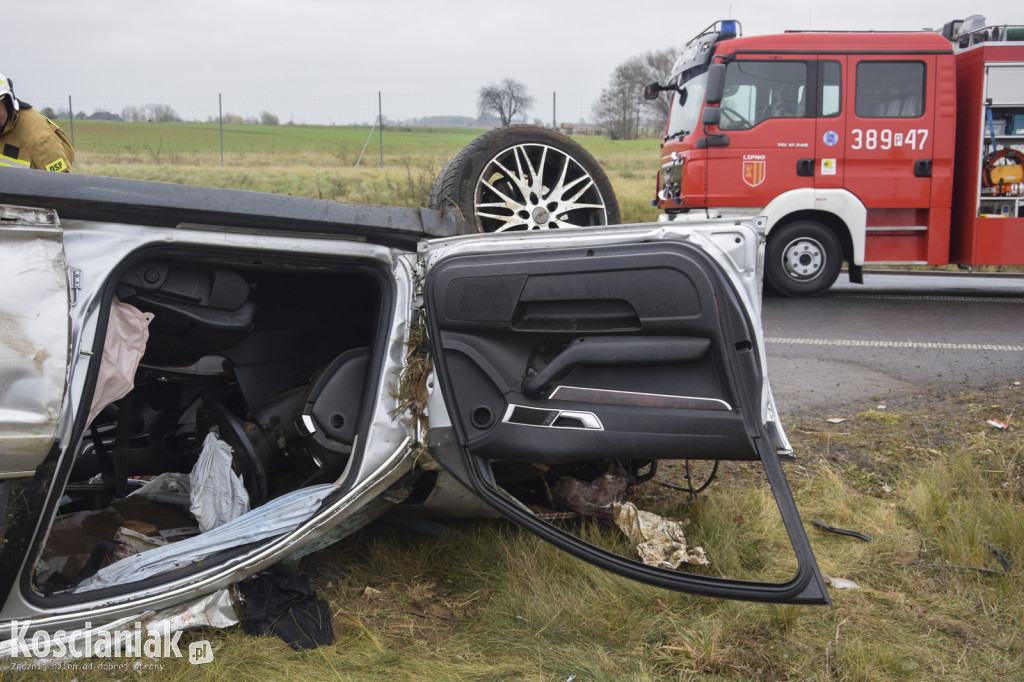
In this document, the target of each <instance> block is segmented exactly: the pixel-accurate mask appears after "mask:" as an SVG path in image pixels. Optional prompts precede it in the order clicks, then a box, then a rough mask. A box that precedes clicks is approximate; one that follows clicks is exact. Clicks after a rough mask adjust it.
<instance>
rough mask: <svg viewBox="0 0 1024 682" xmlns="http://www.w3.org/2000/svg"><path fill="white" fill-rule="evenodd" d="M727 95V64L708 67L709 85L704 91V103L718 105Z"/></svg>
mask: <svg viewBox="0 0 1024 682" xmlns="http://www.w3.org/2000/svg"><path fill="white" fill-rule="evenodd" d="M724 95H725V64H712V65H711V66H710V67H708V84H707V88H706V89H705V91H704V101H705V102H707V103H708V104H718V103H720V102H721V101H722V97H723V96H724Z"/></svg>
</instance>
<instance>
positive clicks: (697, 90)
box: [665, 71, 708, 139]
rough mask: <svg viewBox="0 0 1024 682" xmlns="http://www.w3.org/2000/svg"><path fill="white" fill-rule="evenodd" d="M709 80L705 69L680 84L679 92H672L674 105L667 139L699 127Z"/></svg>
mask: <svg viewBox="0 0 1024 682" xmlns="http://www.w3.org/2000/svg"><path fill="white" fill-rule="evenodd" d="M707 82H708V74H707V71H705V72H704V73H702V74H699V75H697V76H694V77H693V78H691V79H690V80H688V81H686V82H684V83H683V84H682V85H681V86H680V88H679V92H675V93H673V94H672V106H671V108H670V110H669V114H668V132H667V134H666V136H665V139H672V138H675V137H683V136H684V135H689V134H690V133H692V132H693V131H694V130H695V129H696V128H697V122H698V121H699V120H700V108H701V105H702V104H703V103H704V89H705V87H706V86H707ZM683 92H685V93H686V96H685V97H683V95H682V93H683ZM680 102H682V104H680Z"/></svg>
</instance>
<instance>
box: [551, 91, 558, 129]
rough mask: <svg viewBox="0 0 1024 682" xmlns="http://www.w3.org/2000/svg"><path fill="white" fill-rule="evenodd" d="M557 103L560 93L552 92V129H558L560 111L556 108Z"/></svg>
mask: <svg viewBox="0 0 1024 682" xmlns="http://www.w3.org/2000/svg"><path fill="white" fill-rule="evenodd" d="M557 101H558V93H557V92H552V93H551V127H552V128H557V127H558V113H557V111H558V110H557V109H556V108H555V102H557Z"/></svg>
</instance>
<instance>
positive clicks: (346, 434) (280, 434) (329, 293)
mask: <svg viewBox="0 0 1024 682" xmlns="http://www.w3.org/2000/svg"><path fill="white" fill-rule="evenodd" d="M384 296H385V293H384V292H383V291H382V287H381V284H380V279H379V278H378V277H377V276H375V273H374V272H372V271H370V270H369V269H367V268H361V267H358V266H353V267H351V268H349V269H346V270H336V269H335V270H324V269H316V270H312V269H305V270H304V269H301V268H297V267H295V266H294V265H289V266H283V265H274V266H270V265H267V264H264V265H260V266H256V265H252V264H245V263H229V262H224V261H222V260H221V261H214V260H212V259H209V260H205V259H201V258H198V257H197V258H194V259H189V260H185V259H171V260H167V259H150V260H145V261H142V262H138V263H136V264H135V265H133V266H132V267H130V268H129V269H128V270H127V271H126V272H125V273H124V274H123V275H122V276H121V277H120V279H119V281H118V283H117V286H116V299H115V304H114V306H113V307H112V318H114V317H115V316H116V312H117V310H118V308H119V304H118V302H120V308H121V309H122V310H124V309H127V310H129V311H135V312H134V313H131V315H134V316H135V318H136V319H140V320H145V319H147V318H150V317H151V322H149V326H148V340H147V341H146V343H145V353H144V354H143V355H142V357H141V360H139V361H138V367H137V369H136V370H135V372H134V376H133V377H129V382H130V383H134V389H133V390H130V391H127V388H122V390H118V389H117V388H116V386H115V388H113V389H111V390H110V391H108V393H109V394H108V395H107V396H106V397H105V398H97V401H96V402H95V404H94V412H95V413H96V414H95V416H94V418H92V419H91V421H90V423H89V426H88V428H87V430H86V432H85V434H84V436H83V438H82V439H81V445H80V447H79V449H78V451H77V453H76V455H75V458H74V461H73V464H72V466H71V471H70V475H69V478H68V484H67V485H66V487H65V489H64V491H63V496H62V498H61V500H60V503H59V506H58V509H57V514H56V517H55V519H54V522H53V524H52V526H51V528H50V532H49V534H48V536H47V539H46V542H45V544H44V546H43V548H42V551H41V553H40V555H39V557H38V560H37V562H36V564H35V572H34V579H35V584H36V587H37V588H38V589H39V590H41V591H42V592H43V593H44V594H54V593H58V592H66V591H68V590H71V591H80V590H89V589H95V588H98V587H105V586H110V585H115V584H123V583H125V582H134V581H138V580H142V579H144V578H146V577H151V576H152V575H154V574H160V573H162V572H165V571H168V570H172V569H174V568H180V567H181V566H183V565H188V564H190V563H194V562H196V561H199V559H201V558H203V557H204V556H208V555H209V554H212V553H214V552H217V551H221V550H224V549H230V548H232V547H239V546H241V545H242V544H248V543H252V542H260V541H263V540H266V539H268V538H270V537H274V536H277V535H280V534H282V533H285V532H288V531H289V530H291V529H293V528H294V527H297V526H298V525H299V524H300V523H302V522H303V521H304V520H305V519H307V518H309V516H310V515H312V514H313V513H315V511H316V509H317V508H318V506H319V504H320V502H321V501H322V500H323V499H324V498H325V497H327V496H328V495H329V494H330V493H331V492H333V491H334V490H336V489H337V487H338V483H339V482H340V480H341V479H342V477H343V475H344V473H345V471H346V467H347V466H348V464H349V462H350V459H351V458H352V457H353V456H354V455H356V454H357V453H354V449H355V448H356V443H357V435H358V432H359V427H360V424H361V423H363V422H364V421H365V419H364V418H363V416H362V415H361V412H362V411H363V406H364V404H365V403H366V401H365V399H364V398H365V395H364V394H365V392H366V390H367V388H368V380H370V379H371V378H372V377H371V376H370V367H371V362H370V358H371V356H372V354H373V349H374V347H375V343H376V341H377V340H378V338H379V336H380V334H379V332H378V327H379V324H380V320H381V314H382V312H381V311H382V308H383V302H384ZM142 327H143V328H144V322H142ZM110 329H111V330H113V329H114V325H113V324H111V326H110ZM126 343H129V344H130V341H125V339H124V338H120V337H118V338H116V339H115V338H114V335H113V334H110V335H108V337H107V340H106V345H105V351H104V355H108V354H109V353H111V352H112V348H111V347H112V346H117V345H119V344H126ZM115 373H116V372H115ZM100 383H101V384H102V383H103V382H102V380H101V382H100ZM130 383H129V385H130ZM115 384H116V382H115ZM101 391H102V386H101V388H100V389H99V390H98V391H97V392H98V393H99V392H101ZM124 392H126V393H127V394H126V395H124V396H123V397H119V396H120V395H121V394H122V393H124ZM108 402H109V404H105V403H108ZM182 543H184V544H182ZM161 553H162V554H164V555H166V556H165V557H163V558H161ZM147 555H148V556H147ZM115 568H116V569H118V570H116V571H113V570H111V569H115ZM98 572H100V573H102V574H104V575H106V577H105V578H104V577H103V575H98Z"/></svg>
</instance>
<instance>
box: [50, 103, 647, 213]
mask: <svg viewBox="0 0 1024 682" xmlns="http://www.w3.org/2000/svg"><path fill="white" fill-rule="evenodd" d="M58 123H60V124H61V125H62V127H63V128H64V129H65V131H66V130H67V129H68V125H67V121H58ZM482 132H484V131H483V130H479V129H448V128H440V129H422V128H385V132H384V149H383V151H384V168H383V169H382V168H380V142H379V138H378V135H377V133H374V135H373V137H372V139H370V141H369V146H367V147H366V153H365V156H364V158H363V160H362V163H361V164H360V167H359V168H355V164H356V161H357V160H358V159H359V155H360V153H362V150H363V146H364V145H366V143H367V138H368V137H369V133H370V129H369V128H366V127H292V126H247V125H229V126H224V165H223V166H221V151H220V137H219V127H218V125H217V124H216V123H113V122H107V121H77V122H76V123H75V164H74V169H75V172H76V173H87V174H91V175H109V176H114V177H124V178H136V179H142V180H160V181H165V182H176V183H187V184H193V185H203V186H210V187H226V188H230V189H246V190H253V191H259V192H273V193H278V194H293V195H296V196H306V197H316V198H318V199H331V200H336V201H351V202H356V203H367V204H380V205H395V206H412V207H418V206H426V204H427V198H428V197H429V195H430V188H431V186H432V185H433V183H434V178H435V177H436V176H437V174H438V173H439V172H440V170H441V168H442V167H443V166H444V164H445V163H446V162H447V161H448V159H449V158H451V157H452V156H453V155H454V154H455V153H456V152H457V151H458V150H459V149H461V148H462V147H463V146H465V145H466V144H467V143H468V142H469V141H470V140H472V139H473V138H474V137H476V136H477V135H480V134H481V133H482ZM575 139H576V140H577V141H579V142H580V143H581V144H582V145H583V146H584V147H586V148H587V149H588V150H589V151H590V152H591V153H592V154H594V156H595V157H597V159H598V161H600V162H601V165H602V166H603V167H604V169H605V170H606V172H607V173H608V175H609V177H610V178H611V180H612V184H613V185H614V187H615V191H616V194H617V196H618V197H619V203H620V204H621V206H622V216H623V220H624V221H625V222H645V221H650V220H656V219H657V212H656V211H655V210H654V209H653V208H651V205H650V202H651V198H652V197H653V194H654V169H655V168H656V167H657V158H658V153H657V150H658V140H656V139H643V140H634V141H612V140H609V139H608V138H605V137H587V136H581V137H577V138H575Z"/></svg>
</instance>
